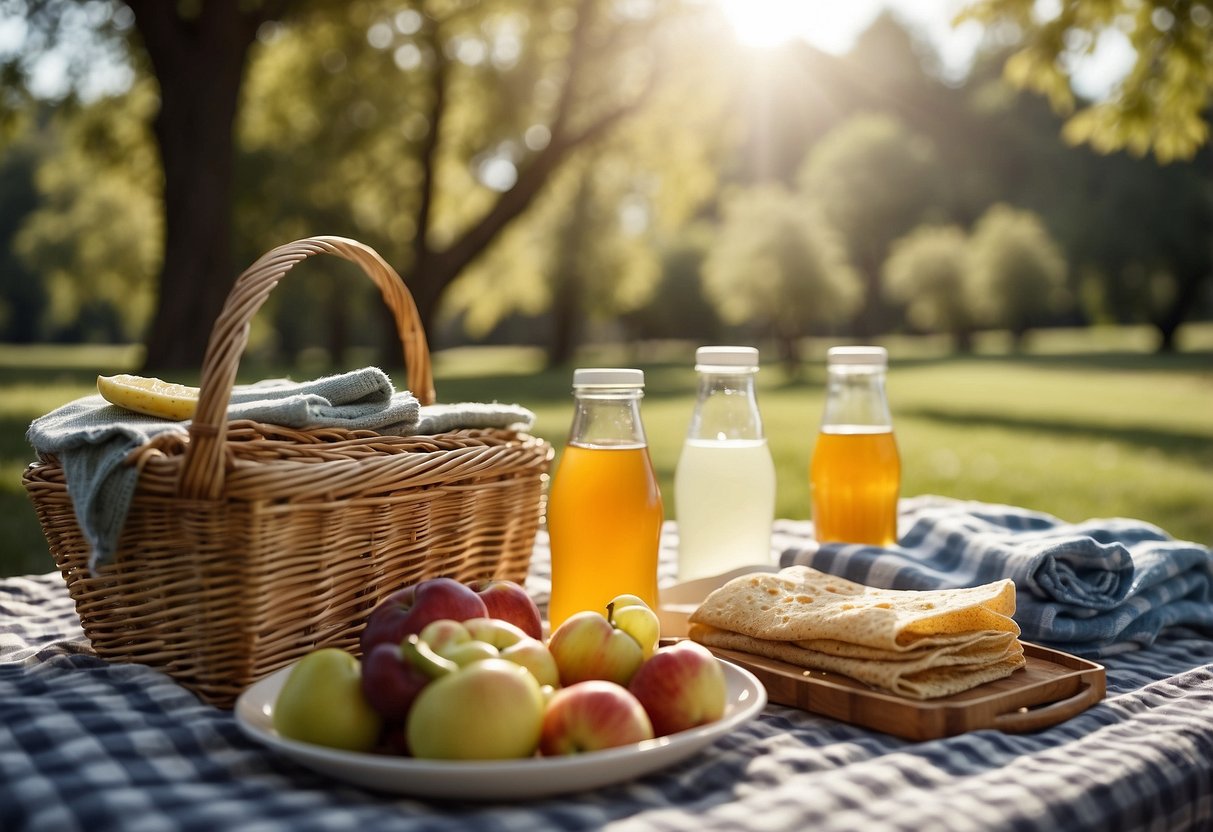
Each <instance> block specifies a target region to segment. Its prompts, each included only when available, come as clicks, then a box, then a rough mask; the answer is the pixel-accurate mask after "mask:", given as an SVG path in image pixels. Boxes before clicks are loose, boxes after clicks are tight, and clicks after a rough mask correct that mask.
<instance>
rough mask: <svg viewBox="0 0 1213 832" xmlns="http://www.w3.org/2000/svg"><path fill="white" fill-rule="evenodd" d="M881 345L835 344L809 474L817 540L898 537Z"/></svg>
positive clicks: (885, 541) (896, 466) (884, 541)
mask: <svg viewBox="0 0 1213 832" xmlns="http://www.w3.org/2000/svg"><path fill="white" fill-rule="evenodd" d="M888 359H889V356H888V352H887V351H886V350H885V349H884V348H883V347H834V348H832V349H830V351H829V352H828V353H827V356H826V371H827V382H826V401H825V410H824V413H823V414H822V419H821V432H820V433H819V434H818V436H817V446H816V447H815V448H814V450H813V460H812V463H811V464H810V467H809V482H810V486H811V492H812V503H813V526H814V529H815V531H816V537H817V540H818V542H820V543H867V544H872V545H875V546H892V545H893V544H895V543H896V542H897V498H898V496H899V494H900V491H901V458H900V456H899V455H898V452H897V442H896V440H895V439H894V436H893V420H892V416H891V415H890V413H889V401H888V396H887V394H886V392H885V375H886V373H887V369H888Z"/></svg>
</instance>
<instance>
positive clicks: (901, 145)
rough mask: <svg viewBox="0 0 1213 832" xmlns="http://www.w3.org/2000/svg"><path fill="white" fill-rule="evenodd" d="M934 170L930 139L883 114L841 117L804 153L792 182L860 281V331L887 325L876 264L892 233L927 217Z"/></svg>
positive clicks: (933, 200) (933, 196)
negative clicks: (832, 231)
mask: <svg viewBox="0 0 1213 832" xmlns="http://www.w3.org/2000/svg"><path fill="white" fill-rule="evenodd" d="M940 173H941V171H940V168H939V167H938V163H937V159H936V155H935V149H934V146H933V145H932V143H931V141H930V140H929V139H927V138H926V137H925V136H923V135H921V134H919V133H916V132H914V131H912V130H910V129H908V128H907V127H906V126H905V125H904V124H903V123H902V122H901V121H899V120H898V119H896V118H894V117H892V116H890V115H883V114H861V115H858V116H854V117H852V118H850V119H848V120H847V121H844V122H842V123H841V124H839V125H838V126H837V127H835V128H834V129H832V130H831V131H830V132H829V133H827V134H826V135H825V136H824V137H823V138H822V139H821V141H820V142H818V143H817V144H816V145H814V146H813V148H812V149H811V150H810V151H809V153H808V156H807V157H806V159H805V162H804V165H803V166H802V168H801V171H800V174H799V179H798V182H799V185H800V189H801V190H802V191H803V192H804V193H805V194H807V195H808V196H810V197H811V198H812V199H813V200H815V201H816V202H818V204H820V205H821V208H822V211H823V213H824V215H825V217H826V219H827V220H829V222H830V223H831V224H832V225H833V226H834V228H836V229H838V231H839V232H840V233H841V234H842V237H843V239H844V240H845V241H846V244H847V249H848V252H849V254H850V257H851V261H852V262H853V263H854V264H855V266H856V268H857V269H858V270H859V272H860V274H861V275H862V276H863V278H864V281H865V287H866V304H865V306H864V308H863V312H862V314H861V315H860V317H859V319H858V321H857V322H856V324H857V330H858V331H859V332H860V333H862V334H869V335H870V334H871V333H873V332H878V331H883V330H885V329H886V328H887V327H888V326H889V324H890V321H889V319H888V316H887V315H884V314H883V310H882V309H881V307H880V291H879V279H880V267H881V265H882V264H883V263H884V260H885V257H886V256H887V255H888V251H889V246H890V245H891V244H892V242H893V241H894V240H895V239H897V238H898V237H900V236H902V235H903V234H905V233H906V232H908V231H910V229H912V228H914V227H915V226H916V225H918V224H919V223H920V222H922V221H923V220H926V219H929V218H930V215H931V209H932V206H934V205H936V204H938V198H939V183H940V182H941V181H942V179H941V177H940Z"/></svg>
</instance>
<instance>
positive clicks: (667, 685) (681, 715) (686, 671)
mask: <svg viewBox="0 0 1213 832" xmlns="http://www.w3.org/2000/svg"><path fill="white" fill-rule="evenodd" d="M628 690H630V691H631V692H632V694H633V695H634V696H635V697H636V698H637V699H638V700H639V701H640V704H641V705H643V706H644V710H645V713H647V714H648V715H649V719H650V720H651V721H652V723H653V731H654V732H655V733H656V734H657V736H659V737H664V736H666V735H667V734H673V733H675V732H677V731H684V730H686V729H687V728H694V727H696V726H698V725H706V724H707V723H709V722H715V721H716V720H718V719H720V718H721V717H722V716H724V710H725V706H726V705H727V703H728V691H727V687H726V685H725V681H724V671H722V670H721V669H720V664H719V662H717V661H716V657H715V656H713V655H712V654H711V653H710V652H709V651H708V649H707V648H706V647H704V646H703V645H701V644H696V643H695V642H693V641H689V640H686V641H680V642H678V643H677V644H675V645H674V646H673V647H663V648H662V649H660V650H658V651H657V652H656V653H654V654H653V656H652V658H650V659H647V660H646V661H645V662H644V664H642V665H641V666H640V669H639V670H637V671H636V675H635V676H633V677H632V681H631V682H630V683H629V684H628Z"/></svg>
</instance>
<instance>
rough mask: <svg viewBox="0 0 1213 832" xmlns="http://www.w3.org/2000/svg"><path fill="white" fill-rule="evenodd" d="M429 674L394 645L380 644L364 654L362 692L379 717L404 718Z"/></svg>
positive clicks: (428, 679)
mask: <svg viewBox="0 0 1213 832" xmlns="http://www.w3.org/2000/svg"><path fill="white" fill-rule="evenodd" d="M429 681H430V677H429V676H428V675H427V674H425V673H424V672H422V671H421V670H420V669H419V668H417V667H414V666H413V665H412V664H410V663H409V662H407V661H405V660H404V659H402V658H401V656H400V648H399V647H398V646H397V645H395V644H388V643H386V642H385V643H381V644H376V645H375V646H374V647H373V648H371V652H369V653H367V654H366V655H364V656H363V657H362V695H363V696H364V697H365V698H366V701H367V702H368V703H369V704H370V706H371V707H372V708H374V709H375V710H376V711H377V712H378V713H379V715H380V716H382V717H383V718H384V719H388V720H403V719H404V718H405V716H407V715H408V712H409V708H410V707H411V706H412V704H413V700H414V699H416V698H417V694H418V693H420V692H421V689H422V688H423V687H425V686H426V685H427V684H429Z"/></svg>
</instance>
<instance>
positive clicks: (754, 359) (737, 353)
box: [695, 347, 758, 371]
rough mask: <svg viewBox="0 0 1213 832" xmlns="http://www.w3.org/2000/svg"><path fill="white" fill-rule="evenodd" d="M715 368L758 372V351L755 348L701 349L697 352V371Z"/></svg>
mask: <svg viewBox="0 0 1213 832" xmlns="http://www.w3.org/2000/svg"><path fill="white" fill-rule="evenodd" d="M715 367H728V368H730V369H738V370H751V371H752V370H757V369H758V350H756V349H755V348H754V347H700V348H699V349H697V350H695V369H696V370H704V369H710V368H715Z"/></svg>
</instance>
